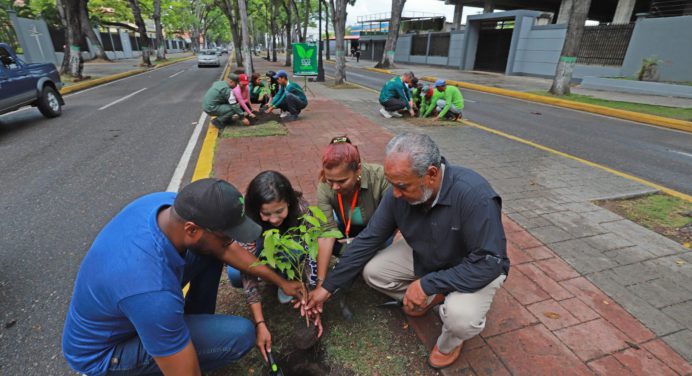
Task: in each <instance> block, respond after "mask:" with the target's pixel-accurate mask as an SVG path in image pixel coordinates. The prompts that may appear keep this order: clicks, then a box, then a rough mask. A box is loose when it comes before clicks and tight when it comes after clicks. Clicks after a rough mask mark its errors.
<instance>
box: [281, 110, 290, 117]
mask: <svg viewBox="0 0 692 376" xmlns="http://www.w3.org/2000/svg"><path fill="white" fill-rule="evenodd" d="M290 114H291V113H290V112H288V111H281V115H279V117H280V118H285V117H286V116H288V115H290Z"/></svg>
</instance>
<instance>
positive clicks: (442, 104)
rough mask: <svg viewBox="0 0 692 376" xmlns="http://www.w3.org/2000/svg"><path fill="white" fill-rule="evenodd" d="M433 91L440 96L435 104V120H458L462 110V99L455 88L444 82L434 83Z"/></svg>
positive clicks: (459, 92)
mask: <svg viewBox="0 0 692 376" xmlns="http://www.w3.org/2000/svg"><path fill="white" fill-rule="evenodd" d="M435 89H436V90H437V92H439V93H440V94H441V98H438V99H437V101H436V102H435V105H436V109H435V110H436V112H437V118H436V120H445V119H446V120H454V121H456V120H458V119H460V118H461V110H463V109H464V97H463V96H462V95H461V91H459V88H458V87H456V86H449V85H447V82H446V81H445V80H437V81H435Z"/></svg>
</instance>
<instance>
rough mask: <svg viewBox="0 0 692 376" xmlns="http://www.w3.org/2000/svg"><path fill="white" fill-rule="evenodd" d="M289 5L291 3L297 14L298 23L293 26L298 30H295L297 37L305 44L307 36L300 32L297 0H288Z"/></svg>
mask: <svg viewBox="0 0 692 376" xmlns="http://www.w3.org/2000/svg"><path fill="white" fill-rule="evenodd" d="M288 1H289V3H291V6H292V7H293V11H294V12H295V13H296V23H295V25H293V27H294V28H295V29H296V30H295V34H294V35H295V36H296V37H298V41H299V42H301V43H303V42H305V35H303V33H301V32H300V11H299V10H298V4H296V0H288Z"/></svg>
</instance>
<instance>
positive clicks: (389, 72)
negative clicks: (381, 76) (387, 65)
mask: <svg viewBox="0 0 692 376" xmlns="http://www.w3.org/2000/svg"><path fill="white" fill-rule="evenodd" d="M363 69H365V70H369V71H371V72H377V73H385V74H396V73H394V72H392V71H390V70H389V69H382V68H363Z"/></svg>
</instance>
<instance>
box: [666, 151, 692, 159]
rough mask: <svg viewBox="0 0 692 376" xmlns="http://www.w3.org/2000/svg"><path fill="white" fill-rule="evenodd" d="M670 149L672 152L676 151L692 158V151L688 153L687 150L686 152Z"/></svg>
mask: <svg viewBox="0 0 692 376" xmlns="http://www.w3.org/2000/svg"><path fill="white" fill-rule="evenodd" d="M668 151H669V152H671V153H676V154H680V155H684V156H686V157H691V158H692V153H687V152H684V151H679V150H673V149H668Z"/></svg>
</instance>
